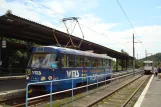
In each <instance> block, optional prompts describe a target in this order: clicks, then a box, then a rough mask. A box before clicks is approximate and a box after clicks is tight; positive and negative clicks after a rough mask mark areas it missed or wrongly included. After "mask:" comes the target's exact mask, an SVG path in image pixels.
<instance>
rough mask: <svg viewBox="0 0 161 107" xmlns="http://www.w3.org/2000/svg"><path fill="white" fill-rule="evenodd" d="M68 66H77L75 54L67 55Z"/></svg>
mask: <svg viewBox="0 0 161 107" xmlns="http://www.w3.org/2000/svg"><path fill="white" fill-rule="evenodd" d="M67 67H75V56H74V55H67Z"/></svg>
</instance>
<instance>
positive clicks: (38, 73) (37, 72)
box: [32, 71, 41, 75]
mask: <svg viewBox="0 0 161 107" xmlns="http://www.w3.org/2000/svg"><path fill="white" fill-rule="evenodd" d="M32 74H35V75H41V71H32Z"/></svg>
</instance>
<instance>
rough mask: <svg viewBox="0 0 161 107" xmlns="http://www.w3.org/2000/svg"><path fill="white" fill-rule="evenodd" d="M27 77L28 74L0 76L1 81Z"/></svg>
mask: <svg viewBox="0 0 161 107" xmlns="http://www.w3.org/2000/svg"><path fill="white" fill-rule="evenodd" d="M25 77H26V75H19V76H1V77H0V81H1V80H16V79H24V78H25Z"/></svg>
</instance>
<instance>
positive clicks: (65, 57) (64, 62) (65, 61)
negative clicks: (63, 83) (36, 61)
mask: <svg viewBox="0 0 161 107" xmlns="http://www.w3.org/2000/svg"><path fill="white" fill-rule="evenodd" d="M61 66H62V67H64V68H66V67H68V66H67V55H62V59H61Z"/></svg>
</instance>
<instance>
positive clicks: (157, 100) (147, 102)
mask: <svg viewBox="0 0 161 107" xmlns="http://www.w3.org/2000/svg"><path fill="white" fill-rule="evenodd" d="M134 107H161V79H159V78H158V77H155V76H154V75H152V76H151V78H150V80H149V82H148V84H147V85H146V87H145V89H144V90H143V92H142V94H141V95H140V97H139V99H138V100H137V102H136V103H135V105H134Z"/></svg>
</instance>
